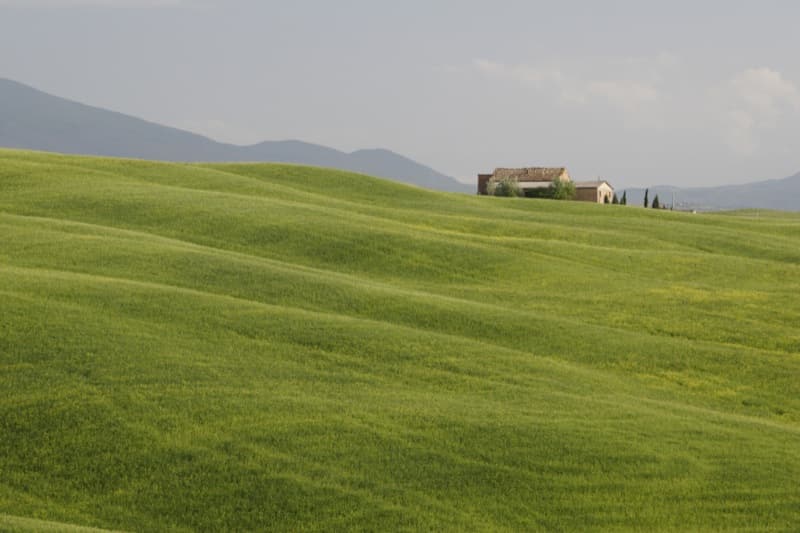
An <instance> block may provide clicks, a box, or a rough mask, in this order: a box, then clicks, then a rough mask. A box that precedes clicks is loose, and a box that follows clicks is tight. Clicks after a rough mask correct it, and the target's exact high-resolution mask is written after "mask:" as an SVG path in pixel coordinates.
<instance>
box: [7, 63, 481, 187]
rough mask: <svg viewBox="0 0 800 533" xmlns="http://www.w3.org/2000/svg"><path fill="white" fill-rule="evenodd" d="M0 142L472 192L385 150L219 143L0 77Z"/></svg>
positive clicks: (11, 145)
mask: <svg viewBox="0 0 800 533" xmlns="http://www.w3.org/2000/svg"><path fill="white" fill-rule="evenodd" d="M0 147H7V148H24V149H31V150H47V151H50V152H62V153H67V154H87V155H102V156H113V157H135V158H140V159H155V160H160V161H240V162H241V161H272V162H283V163H300V164H305V165H316V166H321V167H330V168H338V169H345V170H352V171H355V172H364V173H368V174H370V175H374V176H381V177H385V178H390V179H393V180H396V181H400V182H403V183H409V184H412V185H417V186H420V187H426V188H429V189H435V190H444V191H452V192H468V193H474V192H475V187H474V186H468V185H465V184H463V183H460V182H458V181H456V180H455V179H453V178H451V177H449V176H445V175H444V174H442V173H440V172H437V171H435V170H433V169H432V168H430V167H427V166H425V165H422V164H420V163H417V162H415V161H412V160H411V159H408V158H407V157H403V156H401V155H398V154H395V153H393V152H391V151H389V150H359V151H356V152H353V153H350V154H348V153H345V152H341V151H339V150H334V149H332V148H328V147H325V146H319V145H316V144H311V143H305V142H301V141H266V142H262V143H259V144H255V145H252V146H236V145H232V144H225V143H219V142H217V141H214V140H211V139H209V138H207V137H203V136H202V135H197V134H195V133H191V132H188V131H183V130H179V129H176V128H170V127H166V126H162V125H159V124H155V123H153V122H148V121H145V120H141V119H138V118H136V117H132V116H129V115H124V114H122V113H116V112H113V111H108V110H105V109H101V108H97V107H91V106H87V105H84V104H80V103H77V102H72V101H70V100H66V99H64V98H59V97H57V96H53V95H50V94H47V93H44V92H42V91H38V90H36V89H34V88H32V87H29V86H27V85H23V84H21V83H17V82H14V81H11V80H6V79H2V78H0Z"/></svg>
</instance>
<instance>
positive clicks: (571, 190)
mask: <svg viewBox="0 0 800 533" xmlns="http://www.w3.org/2000/svg"><path fill="white" fill-rule="evenodd" d="M548 190H549V192H550V198H552V199H554V200H572V199H574V198H575V184H574V183H573V182H571V181H566V180H561V179H560V178H556V179H554V180H553V183H552V184H551V185H550V187H548Z"/></svg>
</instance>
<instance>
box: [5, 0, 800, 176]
mask: <svg viewBox="0 0 800 533" xmlns="http://www.w3.org/2000/svg"><path fill="white" fill-rule="evenodd" d="M798 21H800V2H797V1H795V0H784V1H778V0H760V1H758V2H756V1H738V0H727V1H717V0H706V1H703V0H694V1H684V0H670V1H666V0H664V1H648V0H604V1H598V0H586V1H577V0H561V1H555V0H552V1H536V0H528V1H513V0H494V1H475V0H458V1H455V0H452V1H450V0H439V1H437V0H404V1H402V2H398V1H382V0H336V1H332V0H316V1H314V0H285V1H271V0H266V1H265V0H261V1H254V0H252V1H248V0H227V1H223V0H0V77H3V78H9V79H13V80H15V81H19V82H22V83H26V84H29V85H32V86H34V87H36V88H38V89H41V90H43V91H45V92H49V93H51V94H55V95H58V96H62V97H65V98H69V99H72V100H77V101H79V102H82V103H87V104H90V105H95V106H99V107H104V108H107V109H112V110H115V111H120V112H123V113H128V114H131V115H135V116H138V117H141V118H145V119H147V120H152V121H155V122H158V123H162V124H167V125H170V126H175V127H179V128H183V129H188V130H191V131H194V132H197V133H201V134H204V135H207V136H209V137H212V138H214V139H216V140H219V141H224V142H232V143H236V144H253V143H257V142H260V141H264V140H283V139H299V140H303V141H307V142H314V143H319V144H323V145H326V146H331V147H333V148H337V149H340V150H345V151H352V150H356V149H360V148H378V147H381V148H387V149H390V150H393V151H395V152H398V153H401V154H403V155H406V156H408V157H411V158H412V159H415V160H417V161H419V162H422V163H424V164H427V165H429V166H432V167H433V168H435V169H437V170H439V171H441V172H444V173H446V174H449V175H451V176H454V177H456V178H457V179H460V180H462V181H467V182H474V179H475V175H476V174H478V173H479V172H487V171H491V170H492V169H494V168H495V167H498V166H505V167H509V166H566V167H567V168H568V170H569V172H570V174H571V175H572V176H573V178H575V179H579V180H587V179H595V178H598V177H600V178H603V179H606V180H608V181H610V182H611V183H612V184H613V185H614V186H615V187H617V188H619V187H632V186H648V185H660V184H670V185H678V186H710V185H719V184H734V183H744V182H748V181H756V180H762V179H770V178H782V177H786V176H789V175H792V174H795V173H797V172H798V171H800V54H798V51H799V50H800V32H798V31H797V24H798Z"/></svg>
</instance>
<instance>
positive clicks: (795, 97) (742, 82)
mask: <svg viewBox="0 0 800 533" xmlns="http://www.w3.org/2000/svg"><path fill="white" fill-rule="evenodd" d="M712 97H714V98H716V99H718V101H719V102H720V104H721V106H722V108H721V113H722V115H723V120H724V128H725V130H724V132H723V135H724V138H725V141H726V143H727V144H728V146H729V147H730V148H731V149H732V150H733V151H734V152H735V153H737V154H739V155H744V156H754V155H757V154H758V152H759V150H760V148H761V138H762V137H763V136H764V135H765V134H766V133H768V132H769V131H770V130H773V129H775V128H777V127H778V126H779V123H780V122H782V121H785V120H786V119H787V118H793V117H794V115H796V114H798V113H800V90H798V88H797V86H795V85H794V84H793V83H792V82H790V81H789V80H787V79H785V78H784V77H783V75H782V74H781V73H780V72H778V71H775V70H772V69H769V68H766V67H761V68H750V69H747V70H744V71H742V72H740V73H738V74H736V75H735V76H734V77H733V78H732V79H730V80H729V81H728V82H727V83H726V84H724V85H723V86H722V87H721V88H718V89H716V90H713V91H712Z"/></svg>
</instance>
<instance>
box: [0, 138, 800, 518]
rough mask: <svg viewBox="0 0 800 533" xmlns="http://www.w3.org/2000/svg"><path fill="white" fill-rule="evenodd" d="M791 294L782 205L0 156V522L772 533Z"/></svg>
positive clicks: (798, 442) (289, 168)
mask: <svg viewBox="0 0 800 533" xmlns="http://www.w3.org/2000/svg"><path fill="white" fill-rule="evenodd" d="M798 294H800V214H787V213H780V212H769V211H759V212H756V211H739V212H729V213H718V214H690V213H678V212H669V211H658V210H652V209H641V208H637V207H633V206H627V207H625V206H617V205H597V204H586V203H579V202H557V201H552V200H531V199H512V198H493V197H477V196H468V195H460V194H455V193H441V192H432V191H427V190H424V189H421V188H416V187H411V186H406V185H401V184H397V183H393V182H389V181H385V180H380V179H376V178H371V177H367V176H362V175H357V174H352V173H346V172H342V171H337V170H328V169H323V168H312V167H303V166H294V165H278V164H177V163H151V162H145V161H134V160H122V159H104V158H88V157H77V156H61V155H54V154H46V153H41V152H28V151H11V150H0V387H1V388H2V391H3V394H2V395H0V437H1V438H0V530H14V531H16V530H30V531H38V530H52V531H63V530H66V531H72V530H73V529H72V527H73V526H75V529H74V531H83V530H84V529H82V528H83V527H87V528H88V527H92V528H102V529H110V530H125V531H156V530H159V531H196V530H197V531H200V530H205V531H209V530H215V531H249V530H260V529H272V530H283V531H306V530H308V531H336V530H371V531H376V530H428V531H446V530H485V531H504V530H508V531H511V530H515V531H521V530H526V531H559V530H571V531H572V530H574V531H577V530H639V531H706V530H708V531H787V532H788V531H797V530H798V528H799V527H800V483H798V480H800V379H798V378H800V327H799V326H798V324H800V299H798V297H797V296H798ZM87 531H88V529H87Z"/></svg>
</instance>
